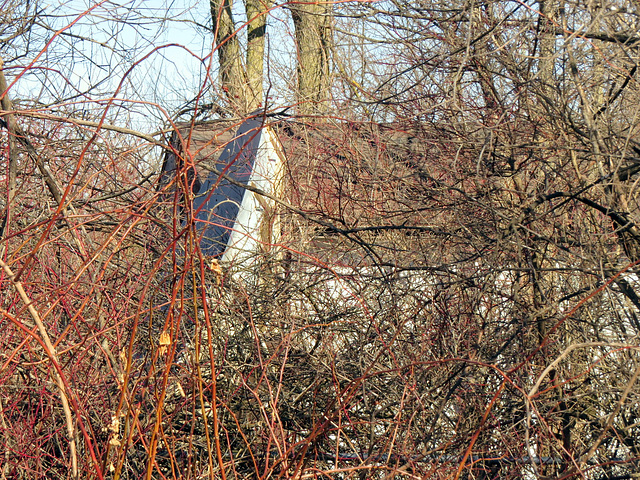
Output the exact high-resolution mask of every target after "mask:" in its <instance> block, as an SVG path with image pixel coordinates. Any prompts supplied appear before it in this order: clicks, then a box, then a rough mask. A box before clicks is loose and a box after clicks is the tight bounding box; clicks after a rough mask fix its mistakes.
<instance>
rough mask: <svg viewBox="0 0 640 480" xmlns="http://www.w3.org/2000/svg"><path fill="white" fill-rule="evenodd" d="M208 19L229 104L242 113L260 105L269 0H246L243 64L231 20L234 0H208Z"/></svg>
mask: <svg viewBox="0 0 640 480" xmlns="http://www.w3.org/2000/svg"><path fill="white" fill-rule="evenodd" d="M210 5H211V19H212V21H213V30H214V36H215V42H216V46H217V50H218V58H219V61H220V82H221V84H222V89H223V90H224V92H225V95H226V97H227V100H228V102H229V107H230V108H231V109H232V110H233V111H234V113H236V114H238V115H240V116H242V115H245V114H247V113H249V112H251V111H253V110H255V109H257V108H259V107H260V106H261V105H262V80H263V76H262V70H263V64H264V40H265V30H266V19H267V12H268V11H269V8H271V5H272V2H271V0H246V1H245V11H246V13H247V51H246V58H245V60H246V63H244V62H243V58H242V57H243V55H242V51H241V48H240V41H239V39H238V36H237V33H238V32H237V31H236V30H237V29H236V26H235V22H234V20H233V13H232V6H233V0H211V4H210Z"/></svg>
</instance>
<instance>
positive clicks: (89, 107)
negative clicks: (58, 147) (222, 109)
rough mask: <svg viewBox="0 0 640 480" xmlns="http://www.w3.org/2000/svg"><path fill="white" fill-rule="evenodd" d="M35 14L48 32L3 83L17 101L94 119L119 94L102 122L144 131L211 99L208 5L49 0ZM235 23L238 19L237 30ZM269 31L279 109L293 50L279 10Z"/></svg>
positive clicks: (178, 0) (168, 0)
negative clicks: (201, 94) (197, 99)
mask: <svg viewBox="0 0 640 480" xmlns="http://www.w3.org/2000/svg"><path fill="white" fill-rule="evenodd" d="M40 9H41V13H40V14H39V19H40V20H41V22H40V23H41V24H42V25H49V26H50V27H51V28H49V29H45V28H43V27H42V26H39V27H36V32H37V33H36V35H34V36H33V39H31V41H30V52H29V54H28V55H27V56H26V57H24V58H19V59H17V60H16V61H14V62H12V66H13V67H14V68H12V70H11V72H10V73H9V76H10V75H11V74H12V73H13V74H14V78H15V75H20V78H19V79H18V81H17V82H16V84H15V85H14V87H13V88H12V95H13V96H14V98H17V99H23V100H24V101H33V100H34V99H37V100H38V101H39V102H40V103H41V104H44V105H52V106H55V108H57V109H58V110H60V109H61V108H62V109H67V110H69V111H73V112H75V113H76V114H77V113H78V111H79V110H81V111H86V113H87V115H95V112H96V111H100V110H104V107H105V105H106V103H105V102H106V101H107V100H108V99H109V98H110V97H112V96H113V94H114V92H117V94H116V96H117V98H118V99H119V100H118V101H116V102H113V104H112V105H111V106H110V107H109V111H108V113H107V116H108V119H109V121H111V122H117V124H118V125H124V124H127V126H131V127H134V128H137V129H140V130H142V131H144V132H151V131H155V130H157V129H158V128H159V127H161V126H162V125H163V124H166V123H167V121H168V120H169V119H170V118H172V117H173V116H174V114H175V113H176V112H177V111H181V110H183V109H184V108H185V107H187V106H188V102H189V101H191V100H193V99H194V98H195V97H196V95H197V94H198V92H199V91H201V90H202V88H203V87H205V89H204V92H205V94H204V99H205V102H206V103H208V102H211V101H212V100H215V94H214V91H213V90H212V89H211V86H212V85H214V86H215V88H217V86H216V83H217V73H216V68H217V66H216V64H217V55H213V56H212V55H211V51H212V38H211V37H212V35H211V32H210V31H209V30H208V26H209V24H210V13H209V2H208V1H200V2H189V1H187V0H128V1H127V0H124V1H123V0H117V1H102V2H94V1H88V0H54V1H49V2H44V3H42V4H40ZM238 13H241V12H238ZM241 19H242V15H240V14H239V15H236V22H238V21H240V20H241ZM73 22H75V23H73ZM72 23H73V25H71V24H72ZM269 24H270V25H269V28H268V37H267V42H268V48H269V59H270V61H269V62H267V65H265V67H266V70H265V73H266V74H267V76H268V78H269V79H270V80H271V82H272V88H271V89H270V90H269V94H270V96H271V97H272V98H271V101H273V102H276V103H277V102H281V101H283V100H284V95H286V93H284V92H285V91H286V87H287V86H286V85H283V83H282V80H281V79H283V78H289V79H290V78H291V71H292V70H291V65H290V64H291V60H290V59H287V55H288V54H290V53H291V51H292V45H293V42H292V40H291V36H290V31H289V29H290V26H289V25H288V20H287V19H286V15H284V12H283V11H282V9H276V10H275V11H274V13H273V15H272V16H271V17H270V18H269ZM56 29H58V30H62V31H61V32H58V33H56V32H55V30H56ZM46 42H50V43H49V44H48V45H47V46H46V47H44V45H45V43H46ZM23 71H24V72H23ZM207 75H209V77H208V78H207ZM81 113H82V112H81Z"/></svg>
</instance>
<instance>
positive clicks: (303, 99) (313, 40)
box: [290, 3, 333, 115]
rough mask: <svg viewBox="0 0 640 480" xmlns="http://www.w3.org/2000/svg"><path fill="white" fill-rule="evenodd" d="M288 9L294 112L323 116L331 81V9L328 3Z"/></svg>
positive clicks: (296, 5) (326, 107) (301, 4)
mask: <svg viewBox="0 0 640 480" xmlns="http://www.w3.org/2000/svg"><path fill="white" fill-rule="evenodd" d="M290 8H291V16H292V18H293V24H294V26H295V37H296V47H297V50H298V52H297V53H298V92H297V96H298V102H299V105H298V112H299V113H300V114H303V115H309V114H324V113H326V111H327V109H328V99H329V98H328V97H329V86H330V81H331V79H330V76H329V55H330V48H331V45H332V41H333V37H332V32H331V7H330V5H329V4H328V3H298V4H295V5H292V6H291V7H290Z"/></svg>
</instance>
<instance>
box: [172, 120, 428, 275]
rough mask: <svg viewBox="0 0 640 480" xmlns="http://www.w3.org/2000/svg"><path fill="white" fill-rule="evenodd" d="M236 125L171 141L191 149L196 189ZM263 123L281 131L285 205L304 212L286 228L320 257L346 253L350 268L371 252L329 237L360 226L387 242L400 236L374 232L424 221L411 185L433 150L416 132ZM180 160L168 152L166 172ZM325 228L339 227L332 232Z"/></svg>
mask: <svg viewBox="0 0 640 480" xmlns="http://www.w3.org/2000/svg"><path fill="white" fill-rule="evenodd" d="M238 125H239V122H232V121H212V122H203V123H197V124H195V125H191V124H181V125H179V128H178V129H177V130H176V131H175V132H174V134H173V136H172V139H171V144H172V145H173V146H174V147H175V149H176V151H178V152H185V151H187V152H188V157H187V158H188V162H189V163H191V160H192V161H193V165H194V171H192V172H191V174H190V179H191V180H193V181H194V184H195V185H198V184H199V183H202V182H203V179H204V178H206V175H208V172H209V171H210V169H211V167H212V166H214V165H215V164H216V163H217V162H218V161H219V158H220V154H221V152H222V151H223V149H224V148H225V146H226V145H228V144H229V143H230V142H232V141H233V139H234V138H235V137H236V135H235V131H236V129H237V127H238ZM264 125H268V127H269V128H271V129H273V131H274V132H276V134H277V138H278V139H279V145H278V148H281V149H282V151H283V153H284V157H285V158H286V169H285V178H284V180H285V181H284V183H285V186H284V188H283V191H284V193H283V195H284V201H285V203H287V204H289V205H291V206H292V207H294V209H296V210H297V211H299V212H302V213H303V214H304V216H303V217H302V218H301V217H300V216H299V215H292V216H291V217H290V218H289V219H288V221H285V222H284V224H285V228H288V229H289V231H290V233H291V234H292V235H295V237H296V240H297V241H298V242H301V243H302V244H304V245H306V247H305V248H306V249H307V251H312V252H313V254H314V255H315V256H317V257H319V258H321V259H322V258H329V257H334V258H335V257H336V256H340V257H341V258H343V259H345V261H346V262H347V263H349V264H354V263H355V264H357V263H360V262H366V258H365V257H367V256H368V254H367V252H364V251H360V252H359V253H357V252H355V251H354V248H353V245H352V243H351V241H350V240H349V239H347V238H344V237H341V238H339V237H335V236H334V237H333V238H329V237H330V235H329V236H327V234H330V233H331V231H332V230H333V231H334V232H335V231H336V229H338V230H345V231H353V230H354V229H355V230H358V229H359V230H360V232H359V233H358V235H359V236H360V237H362V236H367V235H368V236H369V237H371V236H375V241H376V242H378V244H379V245H384V244H385V243H388V242H397V239H390V238H385V235H382V234H381V233H380V232H379V231H375V228H371V227H381V226H382V227H384V226H393V225H396V226H397V225H414V224H419V223H421V220H422V219H421V218H420V213H419V209H416V208H415V205H414V202H415V195H414V194H413V192H412V191H411V188H412V185H413V183H414V181H413V179H414V177H415V176H416V175H419V174H420V171H421V169H422V167H423V166H422V165H421V162H420V159H421V158H423V157H424V156H425V154H426V151H427V146H426V145H425V144H424V142H418V141H417V138H421V135H420V132H418V131H416V128H415V127H412V126H410V127H409V128H407V127H405V126H401V125H380V124H372V123H353V122H340V121H335V122H323V123H309V122H299V121H292V120H281V119H272V118H266V119H264ZM175 159H176V157H175V154H174V153H172V152H170V153H168V154H167V156H166V158H165V166H164V170H165V171H166V170H167V166H168V165H169V164H170V163H171V162H175ZM163 178H164V181H163V183H166V180H167V179H166V176H163ZM285 213H286V212H285ZM314 220H318V221H317V222H314ZM327 224H330V225H334V226H335V227H336V229H327V228H326V225H327ZM367 228H371V231H369V232H367V231H366V229H367ZM396 236H397V234H396Z"/></svg>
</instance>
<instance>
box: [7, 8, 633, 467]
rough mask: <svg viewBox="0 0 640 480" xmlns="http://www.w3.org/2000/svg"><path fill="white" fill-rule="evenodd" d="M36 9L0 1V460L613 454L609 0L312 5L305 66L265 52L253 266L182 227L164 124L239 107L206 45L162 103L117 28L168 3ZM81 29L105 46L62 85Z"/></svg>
mask: <svg viewBox="0 0 640 480" xmlns="http://www.w3.org/2000/svg"><path fill="white" fill-rule="evenodd" d="M296 5H297V4H296ZM329 7H331V8H329ZM48 8H49V7H45V6H43V5H37V4H35V3H26V4H25V3H23V2H11V1H7V2H5V3H4V4H3V5H2V8H1V9H0V10H1V11H2V14H1V15H0V39H2V43H1V47H0V54H1V55H2V59H3V65H2V70H1V71H2V75H1V76H0V92H2V93H0V94H1V95H2V97H1V99H2V109H1V110H0V126H1V127H2V133H1V136H0V142H1V144H0V146H1V148H2V154H1V155H2V156H1V163H0V168H1V170H0V183H1V185H2V191H3V195H2V198H1V200H0V214H1V215H2V217H1V218H0V221H1V222H2V223H1V224H0V267H1V270H2V271H1V272H0V322H2V323H1V331H2V335H0V438H1V441H0V446H1V448H0V458H1V460H0V464H1V465H2V467H1V470H0V476H1V477H2V478H52V477H55V478H67V477H71V478H81V477H82V478H85V477H86V478H93V477H96V478H193V479H196V478H223V479H224V478H270V477H271V478H273V477H282V478H289V477H291V478H327V477H332V478H333V477H335V478H443V479H444V478H451V479H458V478H469V479H471V478H492V479H516V478H557V479H561V478H562V479H568V478H587V479H594V480H599V479H611V478H620V479H622V478H632V475H634V472H635V471H636V470H637V463H638V460H639V459H640V443H639V442H638V438H640V432H639V425H640V423H639V415H640V412H639V411H638V400H639V399H638V387H637V380H638V378H637V377H638V375H640V364H638V339H637V336H638V330H639V329H640V320H639V318H638V315H639V314H640V296H639V295H640V294H639V293H638V277H637V272H636V271H637V269H638V263H640V253H639V252H640V243H639V242H640V230H638V225H637V223H638V222H639V221H640V212H639V210H638V202H637V198H638V197H637V180H638V178H639V177H638V173H639V172H640V143H639V142H638V139H637V136H638V134H639V133H640V132H638V126H639V122H638V109H637V104H638V100H639V99H640V96H639V94H638V81H637V69H638V58H639V56H638V48H640V37H639V36H638V35H637V33H636V32H637V31H638V20H639V17H638V16H639V15H640V13H639V12H638V9H637V8H638V7H637V6H636V5H635V4H634V3H633V2H623V3H622V4H621V3H620V2H606V1H604V2H600V3H597V2H591V3H588V4H587V5H584V4H582V3H579V2H562V1H558V0H553V1H551V0H545V1H539V2H502V1H500V2H491V1H484V2H453V3H452V2H439V1H436V0H434V1H427V0H424V1H420V2H413V1H412V2H403V1H391V2H379V3H364V2H357V3H348V2H347V3H340V4H336V5H331V6H326V8H324V7H323V8H322V9H321V10H322V11H316V12H313V11H312V12H311V13H310V15H311V16H310V17H306V18H307V20H306V21H308V19H309V18H313V15H316V16H321V17H322V19H323V22H324V23H322V22H321V23H322V24H323V25H326V24H327V23H326V22H327V18H328V19H329V20H330V23H331V32H332V37H331V38H333V41H332V42H331V45H327V46H329V47H330V48H327V49H325V50H322V52H324V53H323V55H325V57H323V58H325V60H326V58H328V57H326V52H330V56H331V65H332V67H331V70H330V88H329V89H328V92H329V97H328V98H327V100H326V102H325V103H322V102H323V100H322V99H321V97H322V95H321V94H322V92H325V91H326V90H327V88H328V87H327V82H326V78H324V79H323V80H322V82H320V84H319V92H320V97H318V94H319V93H318V91H316V92H313V91H312V90H313V88H311V90H309V91H307V90H305V95H301V94H300V92H299V91H298V92H297V93H295V92H294V93H291V90H290V89H289V87H291V85H290V84H289V81H290V80H291V78H290V76H288V75H290V74H291V73H292V72H293V71H295V69H293V70H291V69H289V68H288V66H287V65H286V64H279V63H278V62H284V61H285V60H284V59H283V58H282V57H281V55H274V56H273V57H274V58H272V59H267V60H268V61H267V60H265V61H266V62H267V65H266V68H267V69H268V70H269V72H270V74H269V75H267V76H265V80H264V83H265V84H267V86H268V87H269V89H273V90H274V91H275V92H276V93H277V95H278V96H280V97H279V98H283V99H287V98H290V99H291V104H285V105H266V106H265V105H264V104H263V105H262V106H261V107H260V108H261V113H259V114H258V115H260V116H261V118H264V121H265V123H266V124H269V125H270V126H272V127H273V128H274V130H275V131H276V132H277V133H278V135H279V136H280V138H281V141H282V146H283V149H284V152H285V154H286V157H287V159H288V165H287V174H286V179H287V180H286V182H285V184H286V186H287V187H286V189H285V194H284V196H283V198H281V199H280V207H279V212H278V216H279V219H278V225H279V229H280V231H281V235H280V238H278V240H277V242H275V243H276V244H275V245H270V246H268V247H269V248H265V249H264V251H262V252H257V253H256V255H257V256H259V262H258V263H257V264H258V265H259V268H258V270H259V272H258V275H257V277H256V278H257V280H256V281H249V282H247V281H246V280H243V279H242V278H241V277H238V276H235V277H234V276H233V275H232V274H231V272H232V270H233V268H232V267H229V266H225V265H222V266H219V265H218V264H216V263H215V262H213V263H212V262H211V259H210V258H206V257H205V256H203V255H202V252H201V251H200V249H199V246H198V242H197V235H198V232H197V229H196V227H195V225H194V222H193V221H192V220H193V218H192V215H193V213H192V212H191V211H190V209H189V195H190V193H189V192H190V191H191V185H190V182H191V181H193V178H192V177H190V174H189V171H190V170H189V167H190V166H191V164H190V162H193V161H194V160H193V158H194V157H193V156H192V155H191V153H193V152H191V153H189V149H188V147H187V146H186V145H184V147H185V148H183V150H182V151H181V150H180V146H179V145H174V146H172V147H169V146H168V139H169V137H170V136H171V132H172V131H173V129H174V127H175V125H176V123H175V122H176V121H177V120H182V121H184V120H193V121H195V119H200V118H205V117H206V116H207V115H208V116H209V118H214V119H224V120H225V122H227V123H228V125H231V128H230V129H229V131H233V130H234V127H235V126H237V125H239V124H240V123H241V122H242V120H243V118H242V116H238V115H234V111H233V108H234V102H235V103H237V101H235V100H234V99H233V98H229V89H225V88H223V87H224V77H223V76H221V82H222V83H221V82H218V80H216V75H217V73H216V68H217V67H216V62H215V61H213V60H214V56H207V55H209V54H212V53H214V54H216V55H217V53H218V52H219V49H220V48H222V45H218V46H217V50H214V51H212V50H209V51H207V52H205V54H204V55H202V58H200V60H202V63H203V64H204V65H206V68H205V73H204V74H203V75H202V78H203V80H202V81H201V82H200V83H199V84H194V85H192V86H189V89H190V90H189V92H187V93H184V95H185V97H184V99H183V100H184V103H183V104H181V105H177V103H175V102H174V103H171V102H168V101H167V103H162V101H161V100H158V98H153V99H151V100H150V99H149V98H146V97H142V96H138V95H142V94H141V93H140V92H141V91H142V90H145V89H144V88H143V87H142V86H140V85H138V80H136V79H139V78H144V76H145V75H148V73H147V72H146V71H144V72H143V73H139V72H140V71H141V70H143V69H145V68H147V67H146V65H147V64H146V63H145V62H146V61H147V60H148V59H149V58H153V57H154V56H155V55H157V56H161V55H163V52H164V51H165V50H167V51H168V48H169V47H167V46H166V45H153V44H151V42H150V43H149V44H140V45H139V47H140V48H141V50H137V49H136V48H133V47H134V46H135V45H131V46H130V47H131V48H126V47H127V45H126V41H127V39H128V38H130V37H128V36H127V35H124V34H122V31H124V29H126V28H128V27H129V26H134V27H135V28H138V29H140V30H139V31H143V30H144V29H145V28H150V27H149V25H162V24H163V23H162V22H170V21H172V19H178V20H181V19H182V17H172V16H171V15H170V14H169V13H168V12H165V14H164V16H162V15H159V14H158V12H155V13H154V12H150V11H148V10H145V9H144V8H143V6H142V5H134V4H132V5H130V6H127V7H126V8H125V7H118V8H116V7H113V8H112V9H111V10H110V8H111V6H109V8H107V5H106V4H105V5H94V6H93V10H91V11H86V12H79V17H78V22H77V25H80V26H81V27H82V28H80V27H75V26H74V25H76V23H73V22H74V21H75V20H76V18H75V17H73V16H72V17H69V18H63V19H62V20H63V23H64V24H61V23H60V21H61V20H60V18H61V16H60V12H59V11H55V10H48ZM265 8H266V9H269V10H270V15H272V17H269V18H270V19H271V20H268V21H267V24H269V27H270V28H271V26H272V25H277V24H278V22H282V23H283V24H285V25H286V21H285V20H283V19H282V18H284V17H286V15H285V13H287V12H288V10H287V9H286V8H284V9H278V8H277V7H274V6H273V5H271V4H268V5H265ZM292 8H293V9H294V10H295V9H299V11H298V15H301V13H300V12H303V13H304V11H305V9H304V8H301V7H299V6H297V7H296V6H294V7H292ZM309 10H310V11H311V10H313V9H312V8H311V7H309ZM283 12H284V13H283ZM247 13H249V9H247ZM307 13H309V12H307ZM280 14H282V16H283V17H278V15H280ZM294 15H295V12H294ZM214 17H215V15H214ZM287 18H288V17H287ZM273 19H276V20H277V21H276V20H273ZM249 20H251V19H249ZM294 20H295V19H294ZM294 20H291V22H294ZM295 21H300V19H299V18H298V20H295ZM100 22H104V25H109V26H110V27H109V28H111V27H113V31H112V32H111V33H112V34H113V36H111V37H108V36H107V37H103V36H102V34H104V33H105V31H106V28H107V27H104V28H105V30H99V25H100ZM109 22H111V23H109ZM269 22H272V23H269ZM72 23H73V24H72ZM292 25H293V23H292ZM238 26H240V25H238ZM293 26H294V27H295V25H293ZM76 28H77V29H76ZM202 28H204V27H202ZM243 28H244V27H241V26H240V28H239V29H238V28H237V27H236V30H237V31H238V32H240V33H238V35H239V38H240V42H238V46H239V47H242V45H243V40H242V38H243V37H242V35H244V34H243V33H242V32H243ZM323 28H324V27H323ZM96 29H98V30H96ZM120 29H123V30H120ZM205 30H206V29H205ZM219 31H220V30H219V29H218V32H219ZM234 31H235V30H234ZM292 31H293V30H292ZM96 32H100V35H98V34H97V33H96ZM215 33H216V29H215V28H209V30H208V31H207V32H206V34H208V35H212V38H213V36H215ZM325 34H326V31H324V33H323V35H325ZM91 35H94V38H92V37H91ZM121 35H122V36H121ZM292 36H293V37H295V35H293V34H292ZM158 38H160V37H158ZM322 38H323V40H322V41H323V42H324V44H326V42H327V38H329V37H326V36H325V37H322ZM293 40H294V39H293V38H292V45H294V46H295V43H293ZM217 41H218V42H219V43H220V41H221V39H220V38H217ZM87 44H90V45H92V46H93V48H95V52H94V54H95V57H94V58H93V61H94V65H93V67H92V68H94V67H96V66H100V68H102V69H106V70H110V72H109V73H110V74H111V76H109V75H107V76H98V77H95V78H97V79H99V80H96V82H95V83H92V78H94V77H93V76H92V75H93V73H92V75H88V74H87V75H86V77H87V78H85V79H84V83H81V84H80V83H77V78H78V77H79V76H80V77H82V76H83V73H82V72H83V71H74V65H76V67H77V64H74V63H73V62H75V61H79V60H78V58H84V60H82V61H83V62H84V61H89V60H92V57H90V56H87V52H88V50H87V49H86V45H87ZM146 47H150V48H149V49H147V50H144V49H145V48H146ZM268 50H269V44H268V42H267V52H268ZM185 51H187V50H185ZM107 52H109V55H112V59H116V60H118V62H116V63H112V62H113V60H110V61H105V63H104V64H100V65H98V64H99V63H100V61H102V59H104V58H107V57H108V55H107ZM322 52H320V53H322ZM82 55H84V56H85V57H82ZM190 55H191V53H190ZM194 55H195V54H194ZM98 58H99V59H101V60H97V59H98ZM220 61H222V60H220ZM323 65H324V64H323ZM92 68H89V67H87V70H86V72H95V70H93V69H92ZM154 68H155V67H154ZM234 68H242V62H238V63H237V64H236V65H235V67H234ZM323 68H325V67H323ZM297 72H298V75H300V76H304V75H306V73H305V72H304V69H303V68H301V67H299V68H298V70H297ZM278 74H281V75H282V76H281V78H278V77H277V75H278ZM137 75H140V76H137ZM159 75H160V76H161V75H162V73H161V70H160V73H159ZM194 78H195V75H194ZM305 78H307V79H308V78H310V77H308V76H305ZM114 79H116V81H114ZM269 82H272V83H271V84H270V83H269ZM293 83H295V82H293ZM34 85H35V87H34ZM255 85H256V83H255V80H252V83H251V86H252V88H254V87H255ZM174 87H176V86H175V85H174ZM176 88H177V87H176ZM298 88H303V87H302V86H301V85H298ZM304 88H305V89H308V88H310V87H309V85H307V84H305V86H304ZM145 91H146V90H145ZM309 92H311V93H309ZM157 96H158V97H160V96H161V95H157ZM259 97H260V98H262V97H261V96H260V95H255V96H254V97H252V98H251V99H249V100H247V102H246V103H248V104H252V106H255V105H253V102H255V101H258V100H257V99H259ZM264 98H265V99H267V100H268V99H269V95H265V96H264ZM236 100H237V99H236ZM245 100H246V99H245ZM305 102H307V103H305ZM149 112H151V113H149ZM320 113H322V115H319V114H320ZM141 114H148V116H147V120H141V116H140V115H141ZM190 115H192V117H189V116H190ZM155 118H158V119H162V120H158V121H157V122H156V121H155V120H153V119H155ZM154 122H155V123H154ZM141 125H142V127H141ZM180 125H181V128H182V129H183V130H184V123H181V124H180ZM187 130H188V129H187ZM187 130H184V131H187ZM171 148H174V149H177V150H176V153H181V154H182V156H183V159H184V162H183V164H184V165H185V168H184V171H182V172H178V175H176V177H175V179H173V180H172V181H171V182H170V184H169V185H167V184H161V183H160V182H159V173H160V167H161V165H162V158H163V155H164V154H165V152H166V151H167V149H171ZM222 148H224V144H223V145H221V146H220V149H222ZM196 161H197V158H196ZM172 192H178V194H175V193H172Z"/></svg>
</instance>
